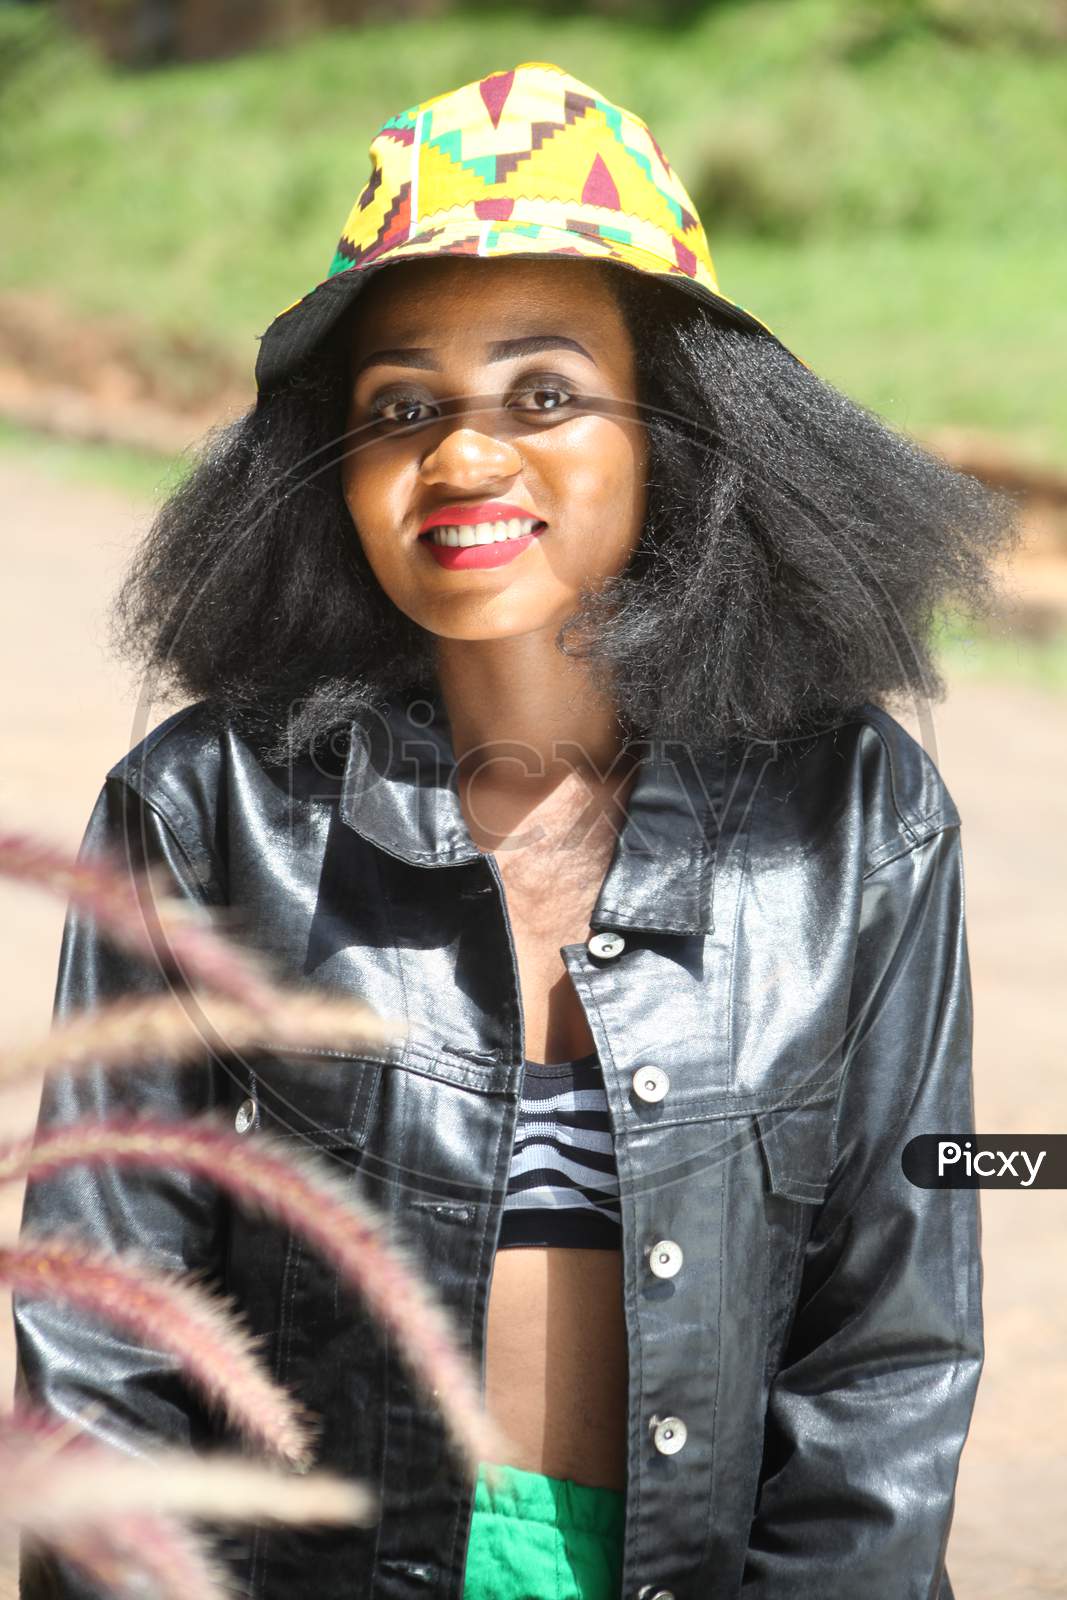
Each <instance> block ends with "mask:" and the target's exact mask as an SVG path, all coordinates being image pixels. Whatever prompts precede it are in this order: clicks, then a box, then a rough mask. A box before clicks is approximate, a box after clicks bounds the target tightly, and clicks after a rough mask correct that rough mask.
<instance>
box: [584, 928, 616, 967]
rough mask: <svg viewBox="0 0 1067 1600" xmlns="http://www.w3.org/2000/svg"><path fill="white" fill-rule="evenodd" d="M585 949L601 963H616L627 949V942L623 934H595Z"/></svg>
mask: <svg viewBox="0 0 1067 1600" xmlns="http://www.w3.org/2000/svg"><path fill="white" fill-rule="evenodd" d="M585 948H586V949H587V950H588V951H589V954H590V955H591V956H596V957H597V958H598V959H599V960H601V961H614V959H615V957H616V956H621V955H622V953H623V951H624V950H625V949H626V940H625V939H624V938H623V936H622V934H621V933H594V935H593V937H592V938H591V939H590V941H589V943H588V944H587V945H586V947H585Z"/></svg>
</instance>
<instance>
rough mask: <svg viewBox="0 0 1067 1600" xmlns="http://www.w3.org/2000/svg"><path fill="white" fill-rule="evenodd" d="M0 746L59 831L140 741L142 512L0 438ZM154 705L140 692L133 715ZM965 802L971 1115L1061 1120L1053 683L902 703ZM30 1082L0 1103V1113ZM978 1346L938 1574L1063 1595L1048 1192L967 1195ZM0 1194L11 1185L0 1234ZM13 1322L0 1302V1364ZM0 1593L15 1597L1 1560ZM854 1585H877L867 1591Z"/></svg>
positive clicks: (1038, 1598) (49, 911)
mask: <svg viewBox="0 0 1067 1600" xmlns="http://www.w3.org/2000/svg"><path fill="white" fill-rule="evenodd" d="M0 506H2V507H3V514H4V521H5V524H6V526H7V528H8V530H9V533H8V541H7V555H6V559H5V568H6V571H5V577H6V579H7V582H6V585H5V610H4V616H3V624H4V625H3V649H4V652H5V659H4V662H3V667H4V672H3V678H4V683H5V685H6V695H5V700H6V705H5V734H6V737H5V756H6V759H5V761H4V763H3V770H2V773H0V825H3V826H6V827H10V828H17V827H19V826H33V827H39V828H41V829H43V830H45V831H47V832H49V833H51V834H53V835H54V836H55V837H56V838H58V839H60V840H63V841H66V842H67V843H68V844H70V845H72V846H73V845H76V844H77V843H78V841H79V840H80V838H81V834H82V830H83V828H84V826H85V822H86V820H87V818H88V815H89V811H90V809H91V807H92V804H93V801H94V800H95V798H96V795H97V793H98V791H99V788H100V784H101V781H102V779H103V775H104V772H105V771H106V770H107V768H108V767H109V766H111V765H112V763H113V762H115V761H116V760H117V759H118V758H119V757H120V756H121V755H123V754H124V753H125V752H126V751H127V750H128V749H129V748H130V747H131V745H132V744H133V743H135V742H136V740H137V738H139V737H140V732H139V731H138V722H137V721H136V720H135V703H134V702H135V696H134V694H133V692H132V691H131V689H130V687H129V683H128V679H127V676H126V674H125V672H124V670H123V669H122V668H120V667H119V666H117V665H116V664H114V663H112V662H110V661H109V660H108V659H107V657H106V655H105V653H104V641H105V627H104V612H105V608H106V605H107V602H108V600H109V598H110V596H111V595H112V594H113V592H114V589H115V586H116V583H117V580H118V576H119V573H120V571H121V568H122V566H123V562H124V559H125V556H126V554H127V553H128V551H129V549H130V548H131V545H132V543H133V541H134V539H135V537H136V535H137V534H138V532H139V530H140V529H141V528H142V527H143V526H144V524H145V520H146V516H147V509H146V508H145V507H143V506H138V505H133V504H131V503H130V502H129V501H128V500H126V499H124V498H123V497H121V496H120V495H117V494H114V493H109V492H106V491H104V490H102V489H99V488H90V487H80V486H79V487H74V486H72V485H71V484H64V483H54V482H50V481H49V480H48V479H46V478H43V477H42V476H41V475H40V473H39V472H38V471H37V470H34V469H30V468H28V467H22V466H20V465H19V464H18V458H17V457H16V456H13V455H0ZM171 709H173V708H172V707H171V706H164V705H160V706H156V707H154V708H151V710H150V713H149V718H148V725H149V726H152V725H154V724H155V723H156V722H158V721H160V720H161V719H162V717H164V716H165V715H167V713H168V712H169V710H171ZM903 720H905V721H907V722H908V725H909V726H910V727H911V728H912V731H913V732H915V733H916V734H917V735H919V736H921V737H922V738H923V741H924V743H926V744H927V748H929V749H930V751H931V754H932V755H934V758H935V760H937V762H938V764H939V766H940V768H941V771H942V773H943V774H944V776H945V779H946V781H947V783H948V785H949V788H950V789H951V791H952V793H953V795H954V797H955V799H956V802H957V804H958V806H959V808H960V812H961V814H962V816H963V826H964V844H965V856H966V871H967V896H968V925H969V936H970V948H971V962H972V971H973V978H974V990H975V1012H976V1039H975V1094H976V1102H977V1115H978V1127H979V1129H980V1131H982V1132H990V1133H1011V1132H1016V1131H1018V1132H1022V1131H1026V1132H1042V1131H1061V1132H1064V1131H1067V1074H1065V1073H1064V1070H1063V1060H1064V1053H1063V1047H1062V1039H1061V1033H1062V1028H1063V1021H1062V1016H1061V1013H1060V1009H1059V1000H1060V995H1061V991H1062V974H1061V962H1060V960H1059V959H1058V953H1059V952H1060V951H1061V950H1063V949H1064V948H1065V947H1067V944H1065V939H1064V934H1065V921H1067V919H1065V916H1064V910H1063V906H1064V901H1065V899H1067V838H1065V830H1064V827H1063V813H1062V796H1063V794H1064V792H1065V790H1067V740H1065V738H1064V733H1065V721H1067V696H1063V697H1056V696H1054V695H1051V694H1048V695H1046V694H1042V693H1040V692H1038V691H1036V690H1032V689H1027V688H1022V687H1016V686H1011V685H987V684H979V683H976V682H966V683H963V682H961V683H959V684H957V685H955V686H954V687H953V690H952V693H951V695H950V697H949V699H948V701H947V702H946V703H945V704H944V705H942V706H938V707H935V708H934V712H933V725H932V733H933V739H932V741H931V739H930V737H929V730H923V729H922V728H920V727H919V725H918V723H917V722H916V721H915V720H913V719H910V718H905V719H903ZM0 894H2V895H3V896H4V898H5V900H6V903H7V905H8V907H9V915H8V917H7V918H6V919H5V921H4V925H3V932H2V934H0V959H2V960H3V964H4V972H5V976H6V980H7V981H6V982H5V985H4V992H5V1009H4V1017H3V1020H2V1022H0V1039H8V1040H10V1039H14V1038H19V1037H22V1036H24V1035H26V1034H27V1033H28V1032H30V1033H32V1032H34V1031H37V1030H39V1029H44V1028H46V1027H47V1024H48V1018H49V1015H50V1010H51V1003H52V992H53V986H54V982H55V971H56V958H57V954H58V948H59V935H60V929H61V926H62V907H61V906H59V905H53V904H52V903H51V902H50V901H46V900H44V899H43V898H41V897H37V896H35V895H33V894H31V893H29V892H28V891H16V890H14V889H10V888H8V887H6V886H5V885H2V884H0ZM31 1098H32V1097H30V1096H26V1095H23V1096H21V1097H19V1098H18V1099H17V1100H11V1099H7V1100H0V1116H2V1117H3V1119H4V1122H5V1124H6V1131H7V1132H8V1133H11V1132H13V1131H14V1130H15V1129H16V1128H17V1127H18V1126H20V1125H21V1126H28V1124H29V1121H30V1118H31V1116H32V1111H33V1106H32V1104H31ZM982 1215H983V1231H984V1261H985V1305H986V1325H987V1346H988V1354H987V1360H986V1368H985V1373H984V1376H983V1380H982V1386H981V1390H980V1393H979V1400H978V1405H977V1408H976V1412H975V1418H974V1423H973V1426H972V1429H971V1434H970V1437H969V1439H968V1443H967V1447H966V1450H965V1452H964V1457H963V1465H962V1468H961V1472H960V1481H959V1489H958V1495H957V1509H956V1518H955V1523H954V1526H953V1532H952V1539H951V1543H950V1547H949V1572H950V1574H951V1577H952V1581H953V1585H954V1587H955V1591H956V1600H1019V1597H1026V1600H1048V1597H1049V1596H1057V1595H1058V1596H1067V1519H1065V1518H1064V1515H1063V1505H1064V1499H1065V1495H1067V1443H1065V1441H1067V1284H1065V1281H1064V1278H1065V1274H1064V1262H1065V1239H1067V1191H1056V1190H1046V1191H1040V1190H1038V1191H1032V1192H1029V1193H1026V1194H1022V1193H1019V1194H996V1193H989V1192H987V1193H986V1194H984V1195H983V1197H982ZM16 1222H17V1207H16V1206H15V1205H14V1204H13V1202H12V1200H11V1199H10V1198H9V1199H8V1200H6V1201H5V1202H4V1204H3V1207H2V1215H0V1235H2V1236H9V1235H10V1233H11V1232H12V1231H13V1230H14V1228H15V1225H16ZM10 1373H11V1336H10V1328H9V1320H8V1318H7V1316H6V1314H5V1315H4V1316H3V1317H2V1319H0V1382H2V1385H3V1390H4V1392H5V1394H6V1393H8V1392H10V1382H11V1377H10ZM4 1579H5V1575H3V1574H0V1596H3V1595H4V1594H5V1593H11V1594H13V1592H14V1590H13V1583H12V1578H11V1574H10V1571H8V1573H7V1574H6V1583H7V1588H6V1589H5V1581H4ZM871 1600H877V1597H874V1596H872V1597H871Z"/></svg>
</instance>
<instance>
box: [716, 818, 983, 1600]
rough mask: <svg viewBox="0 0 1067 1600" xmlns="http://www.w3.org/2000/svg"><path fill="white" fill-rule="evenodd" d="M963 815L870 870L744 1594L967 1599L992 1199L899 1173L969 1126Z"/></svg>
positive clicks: (773, 1395) (756, 1598)
mask: <svg viewBox="0 0 1067 1600" xmlns="http://www.w3.org/2000/svg"><path fill="white" fill-rule="evenodd" d="M971 1032H972V1011H971V989H970V975H969V964H968V956H967V942H966V933H965V924H964V894H963V868H962V860H961V852H960V836H959V829H958V827H948V828H945V829H944V830H943V831H941V832H939V833H937V834H935V835H934V836H933V837H932V838H930V839H928V840H927V841H925V842H924V843H922V844H919V845H917V846H915V847H913V848H912V849H911V851H910V852H909V853H906V854H901V855H899V856H898V857H897V858H896V859H894V860H892V861H889V862H887V863H886V864H885V865H883V866H881V867H879V868H877V869H876V870H875V871H873V872H872V873H870V874H869V876H868V877H867V880H866V882H865V885H864V893H863V902H862V918H861V928H860V932H859V935H858V947H857V958H856V965H855V971H854V980H853V989H852V999H851V1010H850V1018H849V1032H848V1037H847V1039H846V1041H845V1044H844V1070H843V1077H842V1082H841V1087H840V1091H839V1095H838V1101H837V1108H836V1118H835V1146H834V1151H835V1154H834V1158H833V1164H832V1168H831V1172H830V1182H829V1185H828V1188H827V1192H826V1197H825V1200H824V1202H823V1204H822V1206H821V1207H820V1209H819V1212H818V1213H817V1216H816V1219H815V1221H814V1225H813V1228H812V1232H811V1235H810V1238H809V1240H808V1241H807V1243H806V1246H805V1256H804V1260H803V1266H802V1273H801V1284H800V1292H799V1297H798V1301H797V1307H796V1311H795V1316H794V1322H793V1326H792V1328H791V1331H790V1335H789V1339H788V1342H787V1347H786V1350H785V1354H784V1358H783V1362H782V1366H781V1368H780V1370H779V1372H778V1374H777V1377H776V1379H775V1381H774V1382H773V1384H772V1386H771V1390H770V1394H769V1399H768V1409H767V1418H766V1431H765V1439H764V1457H763V1464H762V1470H761V1481H760V1493H759V1497H758V1501H757V1506H756V1513H755V1517H754V1520H753V1523H752V1528H751V1533H750V1540H749V1550H748V1554H747V1559H746V1565H745V1575H744V1583H743V1593H744V1595H745V1597H746V1600H846V1597H847V1600H855V1596H856V1595H858V1594H866V1595H870V1596H871V1597H872V1600H873V1597H875V1596H876V1597H877V1600H953V1591H952V1586H951V1583H950V1581H949V1579H948V1576H947V1573H946V1572H945V1548H946V1544H947V1541H948V1534H949V1527H950V1524H951V1520H952V1510H953V1499H954V1494H955V1484H956V1475H957V1470H958V1465H959V1458H960V1454H961V1451H962V1449H963V1444H964V1440H965V1438H966V1436H967V1431H968V1428H969V1425H970V1418H971V1412H972V1408H973V1405H974V1399H975V1393H976V1389H977V1385H978V1380H979V1376H980V1373H981V1368H982V1361H983V1353H984V1352H983V1338H982V1312H981V1293H982V1267H981V1259H980V1243H981V1224H980V1212H979V1205H978V1193H977V1191H976V1190H968V1189H956V1190H951V1189H945V1190H936V1189H922V1188H918V1187H915V1186H913V1185H912V1184H911V1183H910V1182H909V1180H908V1179H907V1178H906V1177H905V1176H904V1173H903V1171H902V1170H901V1152H902V1150H903V1148H904V1146H905V1144H906V1143H907V1142H908V1140H909V1139H911V1138H912V1137H913V1136H914V1135H916V1134H919V1133H936V1132H953V1133H969V1132H973V1131H974V1121H973V1106H972V1080H971Z"/></svg>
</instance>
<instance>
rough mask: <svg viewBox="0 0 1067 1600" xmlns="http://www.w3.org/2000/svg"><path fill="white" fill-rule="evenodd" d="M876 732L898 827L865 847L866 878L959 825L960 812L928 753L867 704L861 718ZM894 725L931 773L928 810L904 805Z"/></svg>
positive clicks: (889, 719)
mask: <svg viewBox="0 0 1067 1600" xmlns="http://www.w3.org/2000/svg"><path fill="white" fill-rule="evenodd" d="M860 720H861V721H862V722H863V723H865V724H866V725H867V726H868V727H870V728H871V729H872V730H873V731H874V733H875V734H876V735H877V737H878V740H879V742H880V743H881V746H882V749H883V751H884V753H885V759H886V764H887V767H888V774H889V798H890V800H891V802H892V806H893V811H894V813H895V814H896V817H897V821H898V828H897V832H896V834H895V835H894V836H893V837H892V838H889V839H884V840H883V841H882V842H881V843H880V844H878V845H876V846H874V847H873V848H872V849H870V850H868V852H867V856H866V864H867V870H866V871H865V872H864V877H865V878H866V877H869V876H870V874H871V873H872V872H876V871H877V870H878V868H879V867H883V866H887V865H888V864H889V862H890V861H896V860H897V859H898V858H899V857H900V856H902V855H907V854H908V853H909V852H910V851H911V850H913V849H914V848H915V847H916V845H920V844H922V843H924V841H925V840H927V839H931V838H933V837H934V835H935V834H938V833H940V832H942V831H943V830H944V829H945V828H951V827H958V826H959V824H960V816H959V812H958V810H957V808H956V805H955V802H954V801H953V799H952V797H951V795H950V794H949V793H948V790H947V789H946V788H945V784H944V780H943V779H942V777H941V774H940V773H939V772H938V770H937V768H936V766H935V765H934V763H933V761H932V760H931V759H930V757H929V755H928V754H927V752H926V751H925V750H924V749H923V747H922V746H921V745H920V744H919V743H918V741H917V740H915V739H913V738H912V737H911V735H910V734H908V732H907V730H906V729H904V728H902V727H900V725H899V724H897V723H895V722H893V719H891V718H890V717H889V716H888V714H887V713H886V712H885V711H883V710H882V709H881V707H879V706H875V705H870V704H868V705H866V706H864V708H863V714H862V717H861V719H860ZM887 723H888V724H889V725H890V727H895V728H896V730H897V732H898V734H899V736H900V738H901V739H902V740H904V741H906V743H907V744H913V745H914V746H915V748H916V751H917V752H918V760H919V763H920V765H921V767H922V768H923V769H924V771H925V772H926V773H927V774H928V775H929V776H932V778H933V781H934V786H935V790H936V791H937V792H936V793H935V797H934V801H933V804H932V805H931V806H930V807H929V809H928V810H925V811H920V810H918V809H916V808H915V807H914V806H910V805H908V804H907V802H906V801H905V799H904V798H903V796H902V794H901V790H900V781H899V779H900V771H899V767H900V761H899V751H898V750H897V749H895V748H894V740H893V739H892V738H891V737H890V733H889V729H888V728H887V726H886V725H887Z"/></svg>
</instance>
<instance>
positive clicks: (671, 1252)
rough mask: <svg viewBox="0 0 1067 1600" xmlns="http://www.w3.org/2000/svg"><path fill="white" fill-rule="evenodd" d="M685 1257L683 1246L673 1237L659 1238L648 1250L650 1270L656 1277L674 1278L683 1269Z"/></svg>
mask: <svg viewBox="0 0 1067 1600" xmlns="http://www.w3.org/2000/svg"><path fill="white" fill-rule="evenodd" d="M684 1259H685V1258H684V1257H683V1255H682V1250H681V1246H680V1245H676V1244H675V1242H674V1240H673V1239H657V1240H656V1242H655V1244H654V1245H653V1246H652V1248H651V1250H650V1251H649V1252H648V1265H649V1270H650V1271H651V1273H652V1276H653V1277H654V1278H673V1277H675V1276H676V1274H677V1273H678V1272H680V1271H681V1267H682V1261H683V1260H684Z"/></svg>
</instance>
